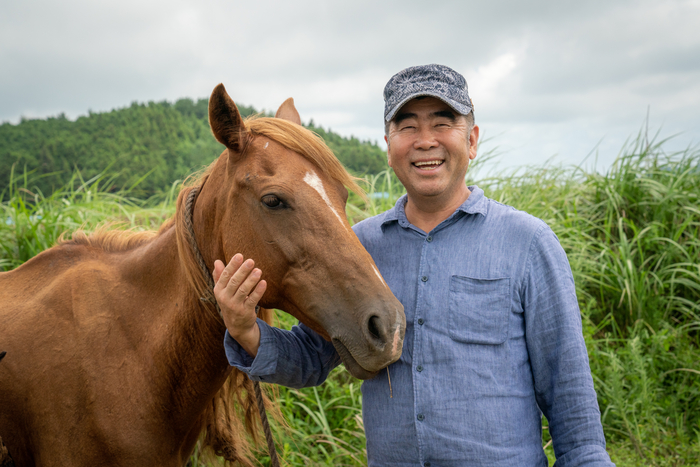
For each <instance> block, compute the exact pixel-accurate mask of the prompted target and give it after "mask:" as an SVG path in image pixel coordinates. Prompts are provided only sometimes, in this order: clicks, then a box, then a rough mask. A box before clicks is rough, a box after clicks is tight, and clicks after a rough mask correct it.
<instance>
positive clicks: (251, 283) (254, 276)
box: [230, 260, 262, 303]
mask: <svg viewBox="0 0 700 467" xmlns="http://www.w3.org/2000/svg"><path fill="white" fill-rule="evenodd" d="M249 261H250V262H249ZM251 263H253V261H252V260H248V261H246V262H245V263H243V266H241V269H239V270H238V272H237V273H236V274H234V277H232V278H231V283H232V286H231V287H230V288H232V289H233V288H234V287H235V284H233V282H234V280H236V279H238V280H239V281H241V282H240V285H239V286H238V287H236V291H235V295H234V297H233V298H234V300H235V301H236V302H238V303H245V301H246V299H247V298H248V295H249V294H250V293H251V292H252V291H253V290H254V289H255V287H256V286H257V285H258V281H259V280H260V276H262V271H260V269H257V268H255V269H253V270H252V271H250V272H249V273H248V271H246V269H247V267H246V266H249V265H250V264H251ZM253 264H254V263H253ZM241 272H243V273H247V277H245V278H244V279H241V278H240V276H239V273H241Z"/></svg>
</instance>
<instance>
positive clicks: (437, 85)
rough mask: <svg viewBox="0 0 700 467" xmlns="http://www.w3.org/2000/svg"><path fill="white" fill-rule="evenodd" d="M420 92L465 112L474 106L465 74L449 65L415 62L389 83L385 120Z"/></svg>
mask: <svg viewBox="0 0 700 467" xmlns="http://www.w3.org/2000/svg"><path fill="white" fill-rule="evenodd" d="M418 96H432V97H437V98H438V99H440V100H441V101H443V102H444V103H445V104H447V105H449V106H450V107H452V108H453V109H454V110H455V111H456V112H457V113H460V114H462V115H468V114H469V112H471V111H472V109H473V105H472V100H471V99H470V98H469V94H468V92H467V81H466V80H465V79H464V76H462V75H460V74H459V73H457V72H456V71H454V70H453V69H452V68H450V67H446V66H445V65H437V64H432V65H422V66H413V67H410V68H406V69H405V70H401V71H399V72H398V73H396V74H395V75H394V76H392V77H391V79H390V80H389V82H388V83H386V86H385V87H384V121H385V122H389V121H391V119H392V118H394V115H396V112H397V111H398V110H399V109H400V108H401V107H402V106H403V105H404V104H405V103H406V102H408V101H410V100H411V99H413V98H415V97H418Z"/></svg>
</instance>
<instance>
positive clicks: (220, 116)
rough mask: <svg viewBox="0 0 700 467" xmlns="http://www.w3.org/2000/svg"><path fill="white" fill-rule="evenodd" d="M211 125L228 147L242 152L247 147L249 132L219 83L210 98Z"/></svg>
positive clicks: (216, 136)
mask: <svg viewBox="0 0 700 467" xmlns="http://www.w3.org/2000/svg"><path fill="white" fill-rule="evenodd" d="M209 126H210V127H211V131H212V133H214V137H215V138H216V139H217V141H219V142H220V143H221V144H223V145H224V146H226V147H227V148H229V149H232V150H233V151H235V152H240V151H241V149H242V148H244V147H245V143H246V139H247V138H248V133H247V131H246V129H245V126H244V125H243V119H242V118H241V114H240V113H239V112H238V108H237V107H236V104H235V103H234V102H233V99H231V97H230V96H229V95H228V93H227V92H226V88H224V85H223V84H218V85H217V86H216V87H215V88H214V91H212V93H211V97H210V98H209Z"/></svg>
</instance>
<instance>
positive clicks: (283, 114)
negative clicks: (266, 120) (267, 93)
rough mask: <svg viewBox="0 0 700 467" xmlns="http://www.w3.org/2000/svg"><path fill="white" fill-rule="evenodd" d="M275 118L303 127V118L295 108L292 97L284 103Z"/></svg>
mask: <svg viewBox="0 0 700 467" xmlns="http://www.w3.org/2000/svg"><path fill="white" fill-rule="evenodd" d="M275 118H281V119H282V120H287V121H290V122H292V123H296V124H297V125H301V117H300V116H299V112H297V108H296V107H294V99H292V98H291V97H290V98H289V99H287V100H286V101H284V102H282V105H280V108H279V109H277V113H275Z"/></svg>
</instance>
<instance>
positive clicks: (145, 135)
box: [0, 99, 386, 199]
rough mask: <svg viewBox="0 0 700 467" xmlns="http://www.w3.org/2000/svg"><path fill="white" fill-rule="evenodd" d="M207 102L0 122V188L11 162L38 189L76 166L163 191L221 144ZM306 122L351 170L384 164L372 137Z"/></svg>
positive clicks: (121, 183)
mask: <svg viewBox="0 0 700 467" xmlns="http://www.w3.org/2000/svg"><path fill="white" fill-rule="evenodd" d="M207 103H208V102H207V99H199V100H198V101H196V102H194V101H192V100H191V99H180V100H178V101H177V102H175V103H174V104H172V103H169V102H149V103H148V104H138V103H133V104H132V105H131V106H130V107H127V108H123V109H117V110H112V111H111V112H101V113H93V112H91V113H90V114H89V115H88V116H83V117H80V118H78V119H77V120H76V121H71V120H68V119H67V118H66V117H65V116H63V115H60V116H58V117H51V118H48V119H45V120H43V119H41V120H39V119H37V120H24V119H23V120H22V121H21V122H20V123H19V124H17V125H13V124H10V123H3V124H2V125H0V193H4V192H5V191H6V187H7V185H8V183H9V181H10V173H11V170H12V167H13V165H14V173H15V177H16V176H17V175H18V174H20V175H21V174H23V173H24V172H25V170H26V171H27V172H31V174H30V178H31V179H32V183H31V184H30V188H31V189H39V190H41V192H42V193H44V195H48V194H49V193H51V192H52V191H53V190H54V189H55V188H57V187H61V186H64V185H65V184H66V183H67V182H68V181H69V180H70V178H71V177H72V176H73V174H74V173H75V171H76V169H77V170H78V171H79V172H80V174H81V176H82V177H83V178H84V179H89V178H91V177H93V176H95V175H97V174H99V173H102V172H105V171H106V172H107V173H109V174H110V177H113V178H112V180H111V181H110V183H111V185H112V186H113V188H114V189H120V188H128V187H130V186H131V185H133V184H134V183H135V182H136V181H138V180H140V179H143V180H142V181H140V182H139V183H138V186H137V189H136V191H135V193H138V194H139V195H141V196H150V195H152V194H155V193H158V192H161V191H164V190H167V189H168V188H169V187H170V186H171V184H172V183H173V182H174V181H176V180H180V179H182V178H183V177H185V176H187V175H188V174H189V173H191V172H193V171H194V170H197V169H199V168H201V167H202V166H204V165H207V164H209V163H210V162H211V161H212V160H214V158H216V157H217V156H218V155H219V154H221V151H222V150H223V146H222V145H220V144H219V143H218V142H217V141H216V140H215V139H214V137H213V136H212V134H211V131H210V129H209V123H208V120H207ZM239 110H240V112H241V114H242V115H243V116H244V117H245V116H248V115H251V114H253V113H255V112H256V111H255V109H253V108H252V107H246V106H239ZM308 127H309V128H310V129H312V130H313V131H315V132H317V133H318V134H319V135H321V137H323V138H324V139H325V140H326V142H327V144H328V145H329V147H330V148H331V149H332V150H333V152H334V153H335V154H336V156H338V158H339V159H340V160H341V162H342V163H343V164H344V165H345V167H346V168H348V169H349V170H350V171H352V172H354V173H355V174H365V173H378V172H380V171H381V170H383V169H384V168H386V156H385V154H384V151H383V150H382V149H381V148H380V147H379V146H377V145H376V144H371V143H369V142H366V141H359V140H357V139H356V138H345V137H341V136H340V135H338V134H336V133H333V132H331V131H330V130H324V129H323V128H321V127H316V126H314V124H313V122H312V123H310V124H309V126H308ZM146 174H148V175H147V176H145V175H146ZM144 176H145V178H144ZM4 194H5V195H6V193H4ZM3 197H4V196H2V195H0V199H1V198H3Z"/></svg>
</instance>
